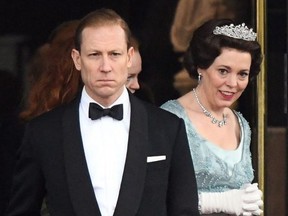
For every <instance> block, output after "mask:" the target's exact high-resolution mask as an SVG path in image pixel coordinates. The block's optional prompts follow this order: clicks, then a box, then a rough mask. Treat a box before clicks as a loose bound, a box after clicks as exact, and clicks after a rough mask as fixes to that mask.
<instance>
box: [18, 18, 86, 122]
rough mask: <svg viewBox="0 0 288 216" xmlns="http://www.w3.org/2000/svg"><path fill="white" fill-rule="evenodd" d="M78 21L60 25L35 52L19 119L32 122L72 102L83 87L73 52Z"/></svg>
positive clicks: (30, 65)
mask: <svg viewBox="0 0 288 216" xmlns="http://www.w3.org/2000/svg"><path fill="white" fill-rule="evenodd" d="M78 24H79V20H71V21H66V22H63V23H61V24H60V25H59V26H57V27H56V28H55V29H54V30H53V31H52V32H51V34H50V36H49V38H48V40H47V42H46V43H45V44H43V45H42V46H41V47H39V48H38V50H36V53H35V55H34V56H33V57H32V59H31V61H30V63H29V65H28V74H27V83H28V84H27V86H26V88H27V90H26V94H27V96H26V99H25V105H24V108H23V110H22V112H21V113H20V118H21V119H22V120H24V121H29V120H31V119H33V118H34V117H36V116H39V115H41V114H42V113H44V112H47V111H49V110H51V109H53V108H55V107H57V106H59V105H61V104H66V103H69V102H70V101H72V100H73V99H74V98H75V97H76V94H77V93H78V92H79V91H80V89H81V88H82V86H83V83H82V80H81V76H80V74H79V71H77V70H76V68H75V67H74V63H73V60H72V59H71V50H72V48H74V35H75V30H76V28H77V26H78Z"/></svg>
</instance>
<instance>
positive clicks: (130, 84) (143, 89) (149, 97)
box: [126, 36, 155, 104]
mask: <svg viewBox="0 0 288 216" xmlns="http://www.w3.org/2000/svg"><path fill="white" fill-rule="evenodd" d="M131 46H132V47H133V48H134V55H133V57H132V65H131V67H130V68H129V69H128V79H127V83H126V87H127V88H128V89H129V90H130V92H132V93H135V95H136V96H137V97H138V98H141V99H142V100H145V101H148V102H150V103H153V104H154V103H155V98H154V94H153V92H152V90H151V88H150V87H149V86H148V85H147V84H146V83H145V82H144V81H142V80H140V79H139V75H140V73H141V71H142V57H141V54H140V43H139V41H138V39H137V38H136V37H135V36H132V37H131Z"/></svg>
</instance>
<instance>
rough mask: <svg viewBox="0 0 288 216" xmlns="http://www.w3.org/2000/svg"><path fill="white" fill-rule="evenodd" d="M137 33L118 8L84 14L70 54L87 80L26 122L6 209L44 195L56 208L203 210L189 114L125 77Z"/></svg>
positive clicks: (63, 213) (19, 211)
mask: <svg viewBox="0 0 288 216" xmlns="http://www.w3.org/2000/svg"><path fill="white" fill-rule="evenodd" d="M130 35H131V33H130V30H129V27H128V25H127V23H126V22H125V21H124V20H123V19H122V18H121V17H120V16H119V15H118V14H117V13H115V12H114V11H113V10H110V9H98V10H96V11H93V12H91V13H89V14H88V15H86V16H85V17H84V18H83V19H82V20H81V21H80V23H79V25H78V27H77V29H76V34H75V48H74V49H73V50H72V53H71V56H72V59H73V61H74V65H75V67H76V69H77V70H78V71H79V73H80V74H81V78H82V80H83V83H84V87H83V88H82V91H81V92H80V93H79V94H78V95H77V97H76V98H75V99H74V100H72V101H71V102H69V103H67V104H64V105H61V106H58V107H56V108H54V109H52V110H50V111H48V112H45V113H44V114H42V115H40V116H38V117H35V118H33V119H32V120H31V121H30V122H29V123H28V124H27V127H26V131H25V136H24V141H23V144H22V146H21V147H20V151H19V154H18V161H17V164H16V170H15V175H14V181H13V186H12V196H11V199H10V203H9V207H8V211H7V212H6V216H16V215H29V216H34V215H35V216H36V215H37V216H38V215H39V212H40V209H41V204H42V202H43V198H44V197H45V196H46V199H47V208H48V210H49V213H50V215H51V216H71V215H79V216H82V215H83V216H86V215H95V216H100V215H102V216H112V215H115V216H117V215H118V216H129V215H130V216H134V215H135V216H137V215H139V216H140V215H149V216H154V215H155V216H160V215H161V216H166V215H167V216H188V215H189V216H194V215H196V216H197V215H199V212H198V194H197V185H196V179H195V175H194V172H193V161H192V158H191V155H190V152H189V148H188V141H187V135H186V132H185V125H184V122H183V120H182V119H180V118H178V117H177V116H175V115H173V114H171V113H170V112H167V111H165V110H162V109H160V108H159V107H156V106H154V105H152V104H149V103H146V102H143V101H141V100H139V99H138V98H137V97H135V96H134V95H133V94H131V93H130V92H129V91H128V90H127V88H126V86H125V84H126V82H127V78H128V68H129V67H130V66H131V59H132V56H133V53H134V50H133V47H131V46H130ZM111 134H113V136H111Z"/></svg>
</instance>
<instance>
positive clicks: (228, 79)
mask: <svg viewBox="0 0 288 216" xmlns="http://www.w3.org/2000/svg"><path fill="white" fill-rule="evenodd" d="M251 61H252V59H251V55H250V53H248V52H243V51H240V50H237V49H232V48H223V49H222V53H221V54H220V55H219V56H218V57H217V58H216V59H215V60H214V62H213V63H212V65H211V66H210V67H209V68H207V69H198V72H200V73H201V74H202V76H203V77H202V80H201V85H200V86H201V88H203V90H204V91H202V92H203V94H204V95H203V96H202V97H205V98H206V100H207V103H209V106H210V108H212V109H217V108H220V107H221V108H224V107H229V106H231V105H232V104H233V103H234V102H235V101H236V100H237V99H238V98H239V97H240V96H241V94H242V92H243V91H244V90H245V88H246V87H247V85H248V81H249V73H250V66H251Z"/></svg>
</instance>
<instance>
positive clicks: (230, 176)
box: [161, 100, 254, 193]
mask: <svg viewBox="0 0 288 216" xmlns="http://www.w3.org/2000/svg"><path fill="white" fill-rule="evenodd" d="M161 107H162V108H163V109H165V110H168V111H170V112H172V113H174V114H176V115H177V116H179V117H180V118H182V119H184V121H185V125H186V132H187V136H188V141H189V147H190V152H191V155H192V158H193V161H194V169H195V174H196V180H197V185H198V192H199V193H201V192H224V191H227V190H230V189H239V188H240V187H241V186H242V185H244V184H246V183H251V182H252V180H253V178H254V174H253V168H252V160H251V152H250V142H251V130H250V127H249V124H248V122H247V121H246V120H245V119H244V117H243V116H242V115H241V113H239V112H236V111H234V113H235V115H236V116H237V118H238V121H239V125H240V128H241V141H240V143H239V145H238V148H237V149H236V150H232V151H231V150H224V149H222V148H220V147H217V146H216V145H214V144H213V143H211V142H209V141H208V140H206V139H205V138H204V137H202V136H201V134H199V133H198V132H197V130H196V128H195V126H194V125H193V122H191V121H190V119H189V117H188V116H187V114H186V111H185V110H184V108H183V107H182V106H181V104H180V103H179V102H178V101H177V100H171V101H168V102H166V103H165V104H163V105H162V106H161Z"/></svg>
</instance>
